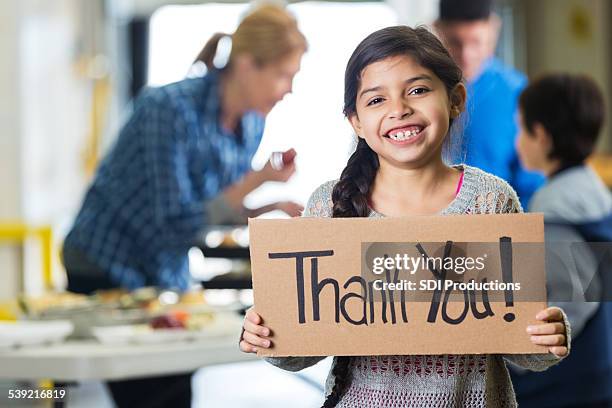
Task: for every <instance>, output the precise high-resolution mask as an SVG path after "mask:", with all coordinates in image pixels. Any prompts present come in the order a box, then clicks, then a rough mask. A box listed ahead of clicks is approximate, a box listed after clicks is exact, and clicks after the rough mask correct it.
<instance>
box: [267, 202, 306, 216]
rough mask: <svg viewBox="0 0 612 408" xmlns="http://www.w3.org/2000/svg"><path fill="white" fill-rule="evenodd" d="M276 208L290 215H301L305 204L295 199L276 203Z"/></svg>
mask: <svg viewBox="0 0 612 408" xmlns="http://www.w3.org/2000/svg"><path fill="white" fill-rule="evenodd" d="M274 208H276V209H277V210H280V211H282V212H284V213H285V214H287V215H288V216H290V217H299V216H300V215H302V211H304V206H302V205H300V204H298V203H294V202H293V201H280V202H278V203H275V204H274Z"/></svg>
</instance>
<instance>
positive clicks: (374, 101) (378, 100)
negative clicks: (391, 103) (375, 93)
mask: <svg viewBox="0 0 612 408" xmlns="http://www.w3.org/2000/svg"><path fill="white" fill-rule="evenodd" d="M382 101H383V98H381V97H380V96H379V97H376V98H374V99H372V100H371V101H370V102H368V105H367V106H371V105H376V104H378V103H381V102H382Z"/></svg>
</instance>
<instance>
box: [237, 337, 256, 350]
mask: <svg viewBox="0 0 612 408" xmlns="http://www.w3.org/2000/svg"><path fill="white" fill-rule="evenodd" d="M240 351H242V352H243V353H257V347H255V346H253V345H251V344H249V343H247V342H246V341H245V340H242V341H240Z"/></svg>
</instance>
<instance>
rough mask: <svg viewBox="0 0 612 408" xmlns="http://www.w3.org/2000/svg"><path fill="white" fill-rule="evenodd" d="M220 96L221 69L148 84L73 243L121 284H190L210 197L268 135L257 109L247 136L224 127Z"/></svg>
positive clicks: (242, 168)
mask: <svg viewBox="0 0 612 408" xmlns="http://www.w3.org/2000/svg"><path fill="white" fill-rule="evenodd" d="M219 104H220V97H219V75H218V74H217V73H215V72H211V73H209V74H207V75H206V76H205V77H204V78H195V79H186V80H183V81H180V82H177V83H174V84H170V85H167V86H164V87H160V88H150V89H146V90H145V91H143V92H142V94H141V95H140V96H139V97H138V98H137V100H136V101H135V102H134V112H133V114H132V116H131V118H130V119H129V121H128V122H127V123H126V124H125V126H124V127H123V129H122V131H121V133H120V135H119V137H118V140H117V142H116V144H115V146H114V147H113V148H112V150H111V151H110V153H109V154H108V155H107V156H106V157H105V159H104V160H103V161H102V163H101V164H100V167H99V169H98V171H97V174H96V177H95V180H94V181H93V184H92V185H91V186H90V188H89V190H88V192H87V195H86V196H85V200H84V202H83V205H82V208H81V210H80V212H79V214H78V215H77V217H76V220H75V222H74V226H73V227H72V230H71V231H70V232H69V234H68V236H67V237H66V239H65V241H64V246H65V248H71V249H73V250H78V251H81V252H82V253H83V254H84V255H85V256H86V257H87V258H88V260H90V261H91V262H92V263H93V264H95V265H96V266H98V267H100V269H102V270H103V271H105V272H106V273H107V274H108V278H109V279H110V280H111V281H112V282H113V283H115V284H117V285H118V286H121V287H125V288H128V289H134V288H138V287H141V286H145V285H156V286H160V287H165V288H171V287H172V288H178V289H182V290H184V289H186V288H187V287H188V285H189V269H188V260H187V251H188V250H189V248H190V246H191V245H190V244H192V243H193V242H194V239H195V238H196V236H197V233H198V232H200V231H201V230H202V229H203V227H205V226H206V223H207V221H206V204H207V202H209V201H210V200H211V199H213V198H215V197H216V196H218V195H219V194H220V193H221V192H222V190H224V189H225V188H226V187H228V186H229V185H231V184H233V183H235V182H236V181H238V180H239V179H240V178H241V177H242V176H243V175H244V174H245V173H247V172H248V171H250V170H251V160H252V158H253V156H254V154H255V151H256V150H257V148H258V146H259V143H260V141H261V137H262V135H263V129H264V118H263V117H262V116H260V115H259V114H257V113H255V112H249V113H246V114H245V115H244V116H243V117H242V118H241V121H240V124H241V130H242V131H241V132H240V135H235V134H233V133H231V132H228V131H226V130H224V129H223V128H222V126H221V124H220V120H219V119H220V106H219ZM68 268H69V266H68Z"/></svg>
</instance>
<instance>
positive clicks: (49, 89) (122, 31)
mask: <svg viewBox="0 0 612 408" xmlns="http://www.w3.org/2000/svg"><path fill="white" fill-rule="evenodd" d="M249 6H250V4H249V3H245V2H240V1H227V2H214V3H212V2H210V3H208V2H201V1H190V0H175V1H166V0H3V1H2V2H0V31H1V34H0V50H1V52H0V90H1V92H0V115H1V120H0V163H2V171H1V172H0V191H1V197H2V198H1V199H0V274H1V282H2V284H1V285H0V304H3V305H4V306H3V308H4V309H3V310H4V312H3V313H4V314H5V315H12V314H18V312H15V311H14V310H12V309H11V307H12V306H11V305H12V304H13V302H14V300H15V299H19V298H22V299H36V298H41V297H44V296H45V295H46V294H47V293H49V292H50V291H51V292H54V291H55V292H61V291H63V290H64V288H65V286H66V276H65V271H64V269H63V266H62V263H61V260H60V256H59V249H60V247H61V244H62V240H63V238H64V236H65V235H66V233H67V232H68V230H69V228H70V226H71V224H72V222H73V220H74V217H75V216H76V214H77V212H78V210H79V208H80V205H81V203H82V200H83V196H84V194H85V191H86V188H87V186H88V184H89V183H90V182H91V180H92V178H93V176H94V174H95V170H96V168H97V165H98V163H99V160H100V159H101V157H103V156H104V154H105V152H107V151H108V149H109V148H110V147H111V146H112V144H113V142H114V141H115V139H116V137H117V135H118V130H119V129H120V127H121V125H122V124H123V123H124V122H125V120H126V118H127V117H128V116H129V113H130V111H131V102H132V100H133V98H134V97H135V96H136V95H137V94H138V93H139V92H140V91H141V90H142V89H143V87H147V86H161V85H165V84H169V83H172V82H175V81H179V80H181V79H183V78H185V77H186V76H198V75H202V74H203V72H202V67H199V66H191V63H192V61H193V60H194V57H195V56H196V55H197V53H198V52H199V50H200V49H201V48H202V46H203V44H204V43H205V42H206V40H207V39H208V38H209V37H210V36H211V35H212V34H213V33H215V32H218V31H224V32H232V31H233V30H235V28H236V26H237V24H238V22H239V21H240V19H241V17H242V16H243V15H244V13H245V12H246V10H247V9H248V7H249ZM495 8H496V11H497V14H498V15H499V16H500V17H501V19H502V22H503V28H502V32H501V35H500V40H499V43H498V47H497V50H496V54H497V56H498V57H499V58H500V59H501V60H502V61H504V62H505V63H506V64H508V65H510V66H513V67H515V68H517V69H519V70H520V71H522V72H524V73H526V74H527V75H528V77H530V78H533V77H535V76H537V75H539V74H541V73H545V72H549V71H568V72H575V73H586V74H588V75H590V76H591V77H592V78H594V79H595V80H596V82H597V83H598V85H599V86H600V88H601V89H602V90H603V92H604V96H605V98H606V101H610V94H611V92H612V69H611V68H612V42H611V41H610V37H611V35H612V27H611V25H610V24H609V22H610V21H612V3H610V2H609V1H607V0H537V1H532V0H500V1H497V2H496V5H495ZM289 10H291V12H292V13H293V14H294V15H295V17H296V18H297V20H298V24H299V27H300V29H301V31H302V32H303V33H304V35H305V36H306V38H307V39H308V43H309V50H308V52H307V53H306V54H305V56H304V58H303V61H302V69H301V70H300V71H299V73H298V74H297V75H296V77H295V81H294V86H293V93H292V94H289V95H287V96H286V97H285V98H284V99H283V100H282V101H281V102H280V103H278V104H277V105H276V106H275V107H274V109H273V110H272V112H271V113H270V114H269V116H268V118H267V121H266V128H265V133H264V136H263V140H262V143H261V145H260V147H259V150H258V151H257V153H256V155H255V157H254V159H253V163H252V165H253V167H254V168H261V167H262V166H263V165H264V164H265V162H266V161H267V159H268V157H269V156H270V154H271V153H272V152H274V151H282V150H286V149H289V148H295V149H296V151H297V152H298V157H297V159H296V160H297V163H296V164H297V172H296V174H295V176H294V177H293V178H292V179H291V180H290V181H289V182H287V183H286V184H283V185H277V184H273V185H265V186H263V187H262V188H260V189H258V190H257V191H255V192H253V193H252V194H250V195H249V196H248V197H247V199H246V203H247V204H248V205H250V206H258V205H261V204H264V203H266V202H269V201H271V200H292V201H296V202H298V203H302V204H305V202H306V200H307V198H308V196H309V195H310V193H311V192H312V191H313V190H314V189H315V188H316V187H317V186H318V185H320V184H321V183H323V182H325V181H327V180H331V179H335V178H338V176H339V174H340V171H341V170H342V168H343V167H344V165H345V164H346V160H347V158H348V156H349V155H350V154H351V149H352V148H354V140H353V134H352V131H351V129H350V127H349V126H348V123H347V122H346V120H345V119H344V117H343V115H342V111H341V110H342V103H343V75H344V68H345V65H346V62H347V60H348V58H349V56H350V53H351V52H352V50H353V49H354V48H355V46H356V45H357V44H358V43H359V42H360V41H361V40H362V39H363V38H364V37H365V36H366V35H367V34H369V33H371V32H372V31H374V30H376V29H379V28H382V27H385V26H389V25H395V24H407V25H411V26H414V25H416V24H431V23H432V21H434V20H435V19H436V17H437V10H438V2H437V1H436V0H388V1H377V2H374V1H341V2H333V1H329V2H327V1H304V2H295V3H291V4H290V5H289ZM607 106H608V112H607V113H608V117H610V113H612V112H611V111H610V109H611V108H610V107H611V106H612V104H610V103H608V104H607ZM610 132H611V128H610V126H609V122H608V123H607V124H606V125H605V127H604V130H603V133H602V135H601V137H600V141H599V144H598V147H597V153H596V155H595V156H594V157H593V158H592V160H591V162H592V164H593V165H594V167H595V168H596V170H597V171H598V173H599V174H600V176H601V177H602V178H603V179H604V181H606V183H607V184H608V186H610V185H611V184H612V178H610V166H611V165H610V163H611V161H610V159H609V158H608V157H609V154H610V153H611V149H612V135H611V134H610ZM269 216H277V214H271V215H269ZM241 234H242V235H241ZM243 234H244V231H243V230H240V229H235V228H232V229H227V228H225V229H219V230H218V231H212V232H211V231H208V232H206V233H203V235H202V242H201V245H194V249H193V250H192V251H190V253H189V261H190V271H191V273H192V276H194V278H195V279H196V280H197V281H202V282H209V284H208V286H207V284H206V283H204V284H203V288H205V289H206V290H207V291H209V292H206V293H205V294H204V297H205V298H206V301H207V302H208V303H215V302H217V303H219V304H222V305H234V304H239V305H240V307H246V306H248V305H249V302H251V301H252V300H251V296H252V295H251V293H250V290H249V289H248V287H249V278H248V275H245V274H242V275H240V274H241V273H242V272H240V271H243V272H244V270H245V269H246V270H247V273H248V262H247V260H248V249H246V248H245V245H243V242H242V241H241V239H243V238H241V237H243ZM224 240H225V241H226V242H225V243H227V241H228V240H229V241H231V242H230V245H226V246H225V247H229V248H230V250H229V251H228V252H223V250H222V249H223V247H224V245H221V244H222V243H223V242H224ZM215 250H217V252H215ZM207 251H208V252H207ZM232 251H233V252H232ZM245 251H247V252H245ZM245 254H246V255H245ZM237 270H239V271H237ZM228 273H229V274H230V276H229V277H226V278H222V276H223V275H224V274H225V275H227V274H228ZM232 273H234V274H236V273H237V274H238V275H239V276H238V277H235V276H233V275H231V274H232ZM245 276H246V277H245ZM236 336H237V333H236ZM236 343H237V342H236ZM236 354H237V351H236ZM1 356H2V354H0V360H1V358H2V357H1ZM240 358H241V357H240V356H235V355H232V356H230V357H228V359H227V360H228V361H227V362H234V360H240ZM220 362H221V363H223V362H224V361H220ZM0 365H2V363H0ZM328 367H329V365H327V366H325V365H324V364H323V365H318V366H316V367H314V368H312V369H310V370H311V371H309V372H306V373H302V374H300V377H296V375H294V374H289V373H284V372H281V371H280V370H277V369H274V368H273V367H271V366H267V365H266V364H264V363H261V362H255V361H253V362H248V363H235V362H234V364H225V365H215V366H211V367H209V368H204V369H202V370H200V371H198V373H197V374H196V376H195V377H194V404H196V405H194V406H211V407H221V406H223V407H234V406H235V407H238V406H241V407H242V406H257V407H259V406H261V407H263V406H289V404H290V405H291V406H294V407H297V406H304V407H306V406H315V405H316V404H320V403H321V401H322V395H321V392H322V381H323V379H324V378H325V375H326V373H327V369H328ZM19 377H21V378H15V379H14V380H15V381H22V380H26V378H25V377H27V375H25V374H23V375H20V376H19ZM67 378H68V377H66V378H65V379H66V380H67ZM240 378H252V379H253V380H249V383H251V382H252V384H249V383H247V384H246V386H244V387H242V388H240V389H238V388H237V387H236V389H233V388H232V391H231V392H232V395H233V396H232V397H231V398H229V397H228V390H229V389H230V388H229V387H231V385H223V386H222V385H221V384H226V381H230V380H232V379H234V380H235V379H240ZM59 379H60V380H61V379H62V378H59ZM56 380H57V379H56ZM103 380H104V379H103V378H102V379H95V378H94V379H88V378H83V381H80V382H79V381H77V383H79V385H78V386H77V387H76V389H78V390H80V391H78V392H77V391H75V392H74V394H73V399H72V402H71V404H72V405H69V406H88V407H93V406H112V402H111V400H110V398H109V396H108V394H107V392H106V391H105V389H104V387H103V385H102V381H103ZM2 381H6V383H12V382H11V381H12V379H11V378H10V376H9V375H5V379H4V380H2ZM234 383H236V382H235V381H232V382H230V384H234ZM270 390H274V393H273V394H274V397H273V398H274V400H272V399H271V394H272V393H271V391H270ZM295 395H300V399H301V400H302V399H303V400H302V401H295ZM232 401H233V402H232ZM232 404H234V405H232ZM300 404H301V405H300ZM0 405H1V404H0Z"/></svg>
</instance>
